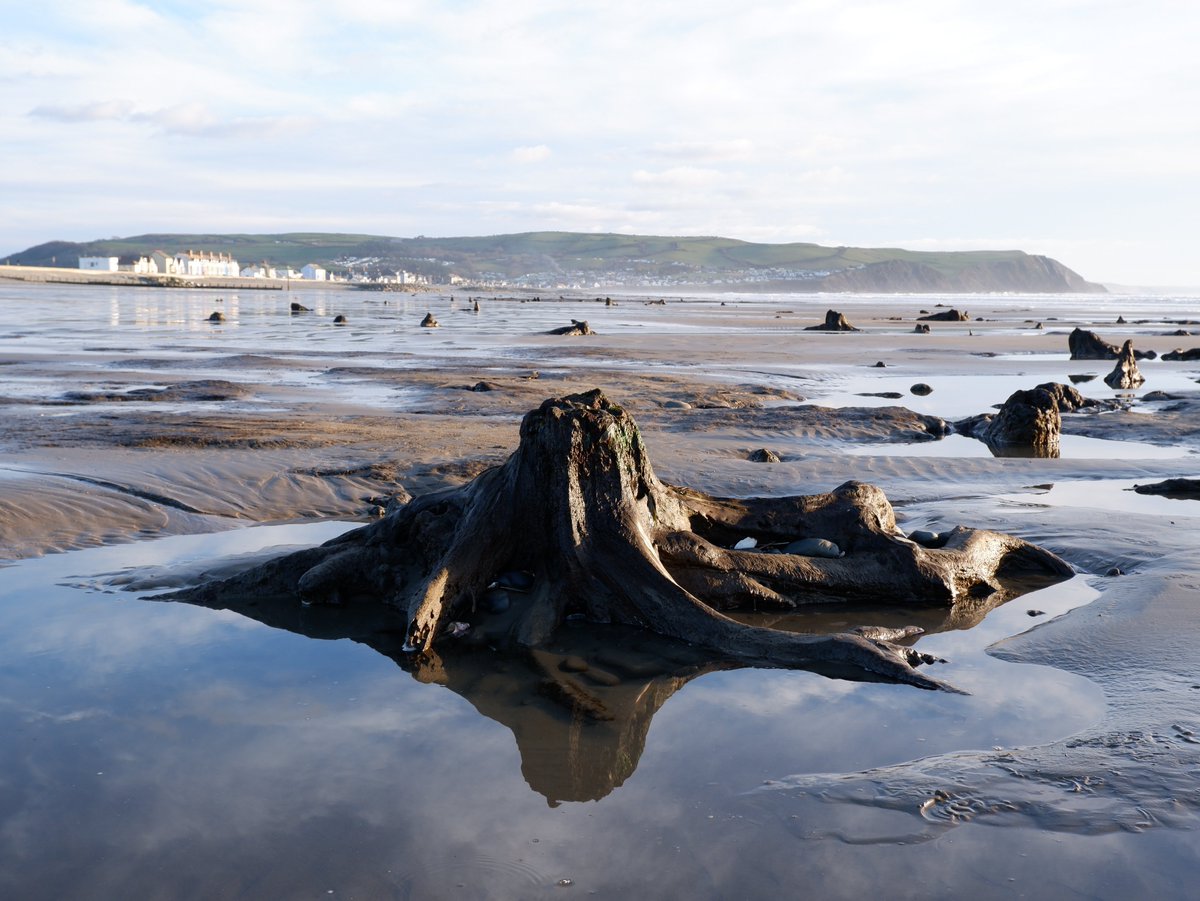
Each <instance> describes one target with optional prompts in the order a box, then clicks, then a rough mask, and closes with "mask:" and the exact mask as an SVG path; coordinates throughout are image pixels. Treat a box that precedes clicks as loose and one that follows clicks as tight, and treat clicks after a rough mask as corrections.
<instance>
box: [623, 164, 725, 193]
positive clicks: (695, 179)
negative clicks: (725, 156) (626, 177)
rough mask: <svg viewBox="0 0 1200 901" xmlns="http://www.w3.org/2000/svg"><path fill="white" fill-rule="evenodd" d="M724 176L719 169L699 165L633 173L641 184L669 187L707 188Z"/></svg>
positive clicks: (636, 181) (635, 179) (634, 178)
mask: <svg viewBox="0 0 1200 901" xmlns="http://www.w3.org/2000/svg"><path fill="white" fill-rule="evenodd" d="M723 178H724V176H723V175H722V173H721V172H720V171H719V170H717V169H703V168H700V167H697V166H673V167H671V168H670V169H663V170H660V171H658V172H651V171H648V170H646V169H638V170H637V171H636V172H634V173H633V180H634V182H635V183H637V184H639V185H650V186H654V187H658V186H661V187H667V188H706V187H709V186H711V185H714V184H716V183H718V182H720V181H721V180H722V179H723Z"/></svg>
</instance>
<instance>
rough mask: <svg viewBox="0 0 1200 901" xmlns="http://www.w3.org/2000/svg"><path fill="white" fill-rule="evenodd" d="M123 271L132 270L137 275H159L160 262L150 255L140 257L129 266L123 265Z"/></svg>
mask: <svg viewBox="0 0 1200 901" xmlns="http://www.w3.org/2000/svg"><path fill="white" fill-rule="evenodd" d="M121 271H122V272H132V273H134V274H136V275H157V274H158V263H156V262H154V260H153V259H152V258H150V257H138V258H137V259H136V260H135V261H134V262H132V263H130V264H129V265H128V266H122V267H121Z"/></svg>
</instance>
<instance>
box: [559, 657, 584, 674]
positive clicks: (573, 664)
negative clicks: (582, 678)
mask: <svg viewBox="0 0 1200 901" xmlns="http://www.w3.org/2000/svg"><path fill="white" fill-rule="evenodd" d="M558 668H559V669H560V670H562V671H563V672H564V673H586V672H587V671H588V670H589V669H591V667H589V666H588V662H587V661H586V660H584V659H583V658H582V657H576V656H575V655H572V656H570V657H564V658H563V660H562V663H560V664H559V665H558Z"/></svg>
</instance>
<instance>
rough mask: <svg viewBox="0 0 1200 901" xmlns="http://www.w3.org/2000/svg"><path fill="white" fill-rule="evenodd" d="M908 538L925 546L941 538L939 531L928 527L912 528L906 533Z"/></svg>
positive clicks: (931, 544) (934, 543)
mask: <svg viewBox="0 0 1200 901" xmlns="http://www.w3.org/2000/svg"><path fill="white" fill-rule="evenodd" d="M908 540H909V541H915V542H916V543H917V544H920V545H924V546H925V547H932V546H933V545H936V544H937V543H938V542H939V541H941V540H942V536H941V533H939V532H933V531H931V530H929V529H913V530H912V531H911V532H909V533H908Z"/></svg>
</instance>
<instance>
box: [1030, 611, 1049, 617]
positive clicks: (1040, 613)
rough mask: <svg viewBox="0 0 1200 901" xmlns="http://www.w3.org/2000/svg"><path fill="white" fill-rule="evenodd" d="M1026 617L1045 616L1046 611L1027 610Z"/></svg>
mask: <svg viewBox="0 0 1200 901" xmlns="http://www.w3.org/2000/svg"><path fill="white" fill-rule="evenodd" d="M1025 615H1026V616H1045V615H1046V611H1045V610H1026V611H1025Z"/></svg>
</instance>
